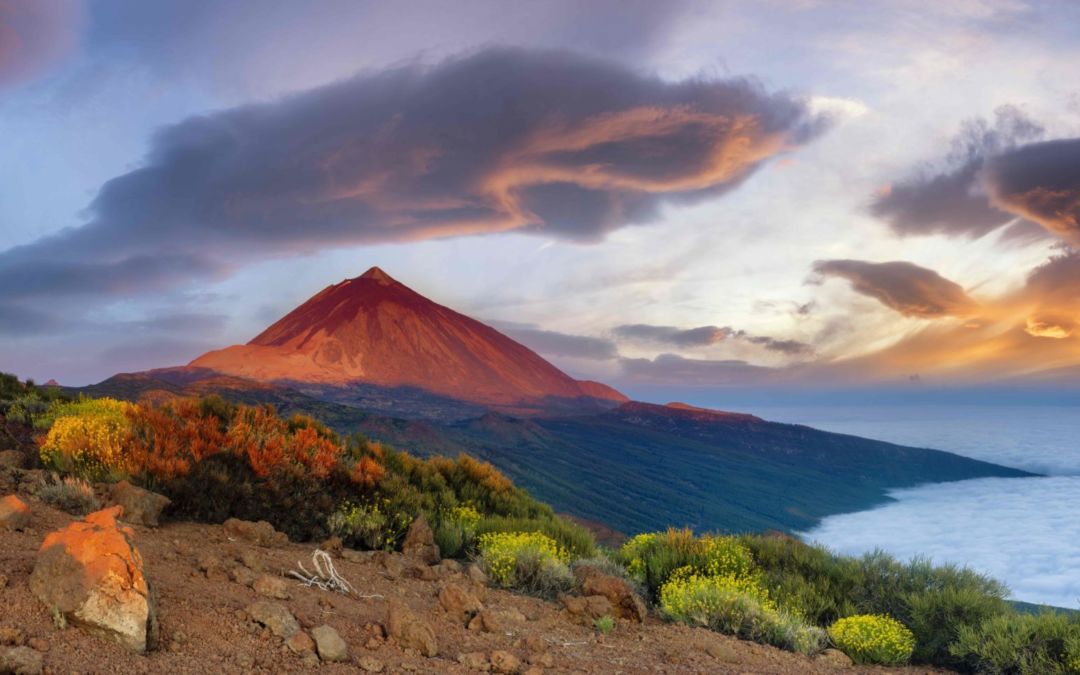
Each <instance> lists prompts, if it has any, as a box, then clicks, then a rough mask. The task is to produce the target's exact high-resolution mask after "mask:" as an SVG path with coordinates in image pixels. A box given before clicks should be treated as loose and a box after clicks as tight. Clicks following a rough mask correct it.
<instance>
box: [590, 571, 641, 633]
mask: <svg viewBox="0 0 1080 675" xmlns="http://www.w3.org/2000/svg"><path fill="white" fill-rule="evenodd" d="M574 574H575V575H576V576H577V577H578V579H579V580H580V581H581V594H582V595H585V596H589V595H602V596H604V597H605V598H607V599H608V601H609V602H611V604H612V607H613V608H614V614H613V616H615V617H616V618H620V619H629V620H630V621H637V622H638V623H641V622H642V621H644V620H645V617H646V616H648V610H647V609H646V608H645V603H644V601H642V599H641V598H639V597H638V595H637V593H635V592H634V589H633V587H632V586H631V585H630V584H629V583H628V582H626V581H625V580H623V579H620V578H618V577H613V576H610V575H608V574H603V573H602V572H600V571H599V570H596V569H595V568H592V567H588V566H584V567H579V568H578V569H577V570H575V571H574Z"/></svg>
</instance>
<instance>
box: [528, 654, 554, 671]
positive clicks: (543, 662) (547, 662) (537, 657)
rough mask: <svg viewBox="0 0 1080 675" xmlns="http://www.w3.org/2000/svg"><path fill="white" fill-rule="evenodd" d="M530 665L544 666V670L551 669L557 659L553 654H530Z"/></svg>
mask: <svg viewBox="0 0 1080 675" xmlns="http://www.w3.org/2000/svg"><path fill="white" fill-rule="evenodd" d="M529 664H530V665H533V666H543V667H544V668H550V667H552V666H553V665H555V657H554V656H552V655H551V652H539V653H534V654H530V655H529Z"/></svg>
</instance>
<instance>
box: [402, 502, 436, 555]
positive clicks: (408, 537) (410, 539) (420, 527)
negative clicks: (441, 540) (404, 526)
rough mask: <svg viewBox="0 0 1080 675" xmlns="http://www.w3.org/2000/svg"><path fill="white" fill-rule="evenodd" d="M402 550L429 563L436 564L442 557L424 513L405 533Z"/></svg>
mask: <svg viewBox="0 0 1080 675" xmlns="http://www.w3.org/2000/svg"><path fill="white" fill-rule="evenodd" d="M401 552H402V553H404V554H405V555H407V556H412V557H414V558H418V559H420V560H422V561H424V562H425V563H427V564H428V565H434V564H435V563H437V562H439V560H440V559H441V558H442V556H441V555H440V554H439V547H438V546H437V545H436V544H435V535H434V534H433V533H432V531H431V527H429V526H428V522H427V518H425V517H424V514H423V513H421V514H420V515H419V516H417V517H416V520H414V521H413V523H412V525H410V526H409V531H408V532H407V533H405V540H404V541H402V542H401Z"/></svg>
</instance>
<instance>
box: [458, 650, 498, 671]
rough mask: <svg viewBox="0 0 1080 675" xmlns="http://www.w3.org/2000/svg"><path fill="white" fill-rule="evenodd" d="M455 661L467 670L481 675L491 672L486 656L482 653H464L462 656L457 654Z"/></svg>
mask: <svg viewBox="0 0 1080 675" xmlns="http://www.w3.org/2000/svg"><path fill="white" fill-rule="evenodd" d="M457 661H458V663H460V664H461V665H463V666H465V667H466V668H468V669H469V670H477V671H480V672H482V673H486V672H488V671H489V670H491V662H490V661H488V657H487V654H485V653H484V652H466V653H464V654H458V657H457Z"/></svg>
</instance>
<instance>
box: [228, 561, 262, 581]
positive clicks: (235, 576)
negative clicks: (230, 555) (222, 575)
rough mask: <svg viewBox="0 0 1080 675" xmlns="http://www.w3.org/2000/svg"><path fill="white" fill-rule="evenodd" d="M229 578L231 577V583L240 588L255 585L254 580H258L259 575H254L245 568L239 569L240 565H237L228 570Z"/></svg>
mask: <svg viewBox="0 0 1080 675" xmlns="http://www.w3.org/2000/svg"><path fill="white" fill-rule="evenodd" d="M229 576H230V577H232V580H233V581H235V582H236V583H238V584H240V585H241V586H253V585H254V584H255V580H256V579H258V578H259V575H257V574H255V573H254V572H252V571H251V570H249V569H248V568H246V567H241V566H240V565H237V566H236V567H234V568H232V569H231V570H229Z"/></svg>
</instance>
